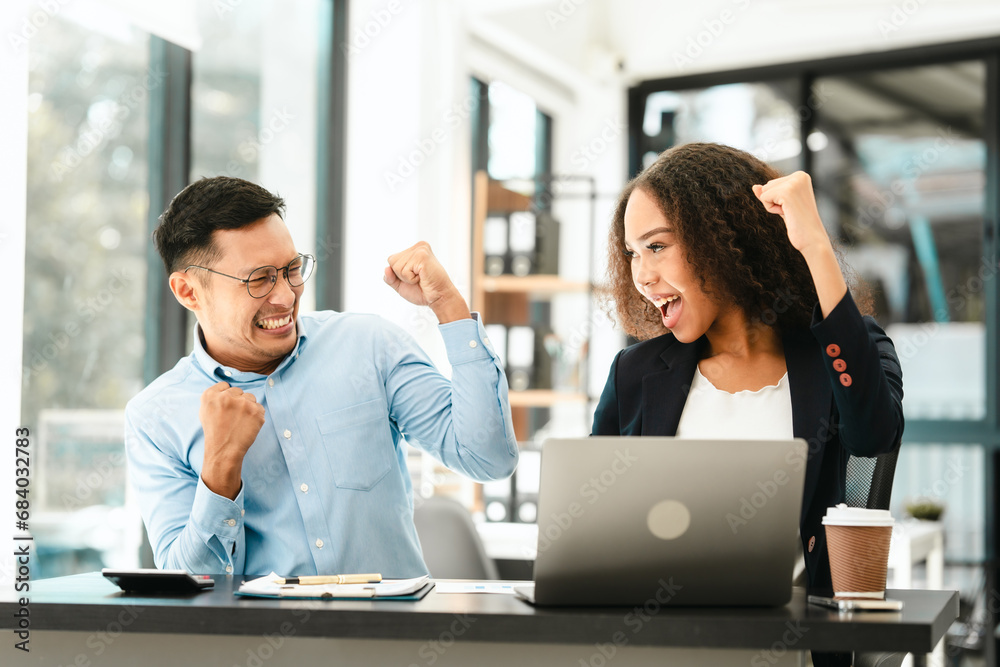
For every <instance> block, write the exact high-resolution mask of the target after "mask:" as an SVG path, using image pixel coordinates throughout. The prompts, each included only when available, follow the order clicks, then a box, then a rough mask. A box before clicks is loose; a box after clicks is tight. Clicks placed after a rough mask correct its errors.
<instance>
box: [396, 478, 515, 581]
mask: <svg viewBox="0 0 1000 667" xmlns="http://www.w3.org/2000/svg"><path fill="white" fill-rule="evenodd" d="M416 502H417V503H419V504H418V505H417V506H416V508H415V509H414V511H413V523H414V524H415V525H416V527H417V537H419V538H420V547H421V549H422V550H423V552H424V562H425V563H427V569H428V570H430V573H431V576H432V577H434V578H435V579H479V580H482V579H499V578H500V576H499V575H498V574H497V568H496V564H495V563H494V562H493V560H492V559H491V558H489V557H488V556H487V555H486V550H485V549H484V548H483V542H482V540H481V539H480V538H479V533H478V532H477V531H476V525H475V524H474V523H473V522H472V517H471V516H470V515H469V511H468V510H467V509H465V507H464V506H463V505H462V504H461V503H460V502H458V501H457V500H455V499H453V498H448V497H446V496H432V497H430V498H425V499H423V500H421V499H419V498H418V499H417V500H416Z"/></svg>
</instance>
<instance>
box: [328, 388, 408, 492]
mask: <svg viewBox="0 0 1000 667" xmlns="http://www.w3.org/2000/svg"><path fill="white" fill-rule="evenodd" d="M316 422H317V424H318V425H319V432H320V435H322V437H323V445H324V446H325V447H326V451H327V456H328V457H329V459H330V467H331V468H332V469H333V481H334V483H335V484H336V485H337V486H338V487H339V488H341V489H356V490H358V491H368V490H370V489H371V488H372V487H373V486H375V485H376V484H378V482H379V481H380V480H381V479H382V478H383V477H385V475H386V473H388V472H389V469H390V468H392V464H393V461H394V460H395V456H394V454H395V448H394V447H393V444H392V436H391V435H390V432H389V411H388V410H387V408H386V404H385V401H383V400H382V399H378V398H376V399H375V400H372V401H368V402H366V403H359V404H357V405H352V406H350V407H347V408H344V409H342V410H335V411H333V412H328V413H326V414H325V415H320V416H319V417H317V419H316Z"/></svg>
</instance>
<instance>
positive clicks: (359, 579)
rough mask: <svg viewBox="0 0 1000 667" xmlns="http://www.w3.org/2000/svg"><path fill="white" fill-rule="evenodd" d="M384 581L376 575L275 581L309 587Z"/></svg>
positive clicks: (311, 577) (340, 575)
mask: <svg viewBox="0 0 1000 667" xmlns="http://www.w3.org/2000/svg"><path fill="white" fill-rule="evenodd" d="M380 581H382V575H381V574H378V573H375V574H320V575H313V576H307V577H287V578H285V579H280V578H279V579H275V583H278V584H299V585H300V586H309V585H314V584H377V583H379V582H380Z"/></svg>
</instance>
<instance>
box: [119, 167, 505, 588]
mask: <svg viewBox="0 0 1000 667" xmlns="http://www.w3.org/2000/svg"><path fill="white" fill-rule="evenodd" d="M283 212H284V201H283V200H282V199H281V198H280V197H277V196H275V195H272V194H271V193H270V192H268V191H267V190H265V189H263V188H261V187H259V186H257V185H254V184H253V183H249V182H247V181H244V180H241V179H236V178H228V177H216V178H205V179H201V180H199V181H197V182H195V183H193V184H192V185H189V186H188V187H186V188H185V189H184V190H182V191H181V192H180V193H179V194H178V195H177V196H176V197H174V199H173V201H171V202H170V204H169V206H168V207H167V209H166V211H164V213H163V215H162V216H161V217H160V224H159V226H158V227H157V229H156V231H155V232H154V234H153V239H154V242H155V244H156V247H157V250H158V251H159V253H160V255H161V257H162V258H163V262H164V265H165V266H166V271H167V275H168V276H169V284H170V290H171V292H173V294H174V296H175V297H176V298H177V300H178V301H179V302H180V303H181V305H183V306H184V307H185V308H187V309H188V310H190V311H191V312H193V313H194V314H195V317H196V318H197V324H196V325H195V330H194V350H193V351H192V353H191V354H190V355H188V356H187V357H185V358H183V359H181V360H180V361H179V362H178V363H177V365H176V366H175V367H174V368H173V369H171V370H170V371H168V372H166V373H164V374H163V375H162V376H160V377H159V378H157V379H156V380H155V381H154V382H152V383H151V384H150V385H149V386H148V387H146V388H145V389H144V390H143V391H142V392H140V393H139V394H138V395H137V396H136V397H135V398H133V399H132V400H131V401H129V404H128V406H127V407H126V433H125V444H126V453H127V455H128V464H129V474H130V477H131V482H132V484H133V487H134V488H135V490H136V492H137V496H138V499H139V506H140V510H141V512H142V516H143V520H144V521H145V524H146V529H147V532H148V534H149V538H150V543H151V544H152V547H153V551H154V556H155V561H156V565H157V566H158V567H160V568H169V569H184V570H188V571H190V572H199V573H232V574H252V575H259V574H267V573H268V572H270V571H272V570H273V571H275V572H278V573H281V574H286V575H309V574H339V573H352V572H380V573H381V574H382V575H383V576H386V577H414V576H418V575H422V574H426V572H427V567H426V565H425V564H424V562H423V558H422V556H421V550H420V544H419V542H418V540H417V534H416V530H415V528H414V526H413V497H412V489H411V484H410V477H409V472H408V471H407V468H406V452H405V451H404V447H403V446H402V442H403V440H404V438H405V441H406V442H409V443H410V444H412V445H415V446H417V447H420V448H421V449H423V450H425V451H427V452H429V453H430V454H432V455H433V456H434V457H435V458H437V459H438V460H440V461H442V462H443V463H444V464H445V465H447V466H448V467H449V468H452V469H454V470H456V471H459V472H461V473H464V474H465V475H467V476H469V477H471V478H472V479H475V480H477V481H487V480H493V479H501V478H504V477H507V476H509V475H510V474H511V472H512V471H513V470H514V467H515V465H516V464H517V444H516V442H515V440H514V433H513V427H512V424H511V418H510V406H509V403H508V399H507V383H506V380H505V378H504V374H503V370H502V366H501V365H500V363H499V360H498V358H497V356H496V354H495V353H494V352H493V351H492V349H491V346H490V344H489V342H488V339H486V337H485V334H484V332H483V329H482V324H481V323H479V322H478V321H477V319H476V318H473V317H472V315H471V314H470V312H469V309H468V306H467V305H466V303H465V300H464V299H463V298H462V296H461V294H460V293H459V292H458V290H457V289H456V288H455V286H454V284H453V283H452V282H451V280H450V278H449V277H448V275H447V273H446V272H445V270H444V269H443V268H442V267H441V265H440V263H438V261H437V259H436V258H435V257H434V255H433V253H431V251H430V247H429V246H428V245H427V244H426V243H418V244H417V245H415V246H413V247H411V248H409V249H407V250H404V251H403V252H400V253H398V254H395V255H392V256H391V257H390V258H389V260H388V262H389V266H387V267H386V269H385V275H384V280H385V281H386V282H387V283H388V284H389V285H390V286H392V287H393V288H394V289H396V291H397V292H398V293H399V294H400V295H401V296H402V297H404V298H405V299H407V300H408V301H410V302H411V303H415V304H417V305H427V306H430V308H431V309H432V310H433V312H434V313H435V315H436V316H437V317H438V320H439V322H440V332H441V335H442V337H443V338H444V341H445V346H446V348H447V351H448V359H449V361H450V363H451V365H452V371H453V372H452V379H451V381H450V382H449V381H448V380H446V379H445V378H444V377H443V376H441V375H440V373H438V371H437V370H436V369H435V368H434V366H433V365H432V364H431V362H430V360H429V359H428V357H427V355H426V354H425V353H424V352H423V351H422V350H421V348H420V347H419V346H418V345H417V344H416V342H415V341H414V340H413V338H412V337H411V336H410V335H409V334H407V333H406V332H405V331H403V330H402V329H401V328H399V327H397V326H395V325H393V324H391V323H389V322H387V321H385V320H383V319H381V318H379V317H376V316H373V315H362V314H348V313H337V312H332V311H326V312H318V313H309V314H301V315H300V314H299V299H300V297H301V296H302V290H303V284H304V283H305V281H306V280H308V279H309V276H310V275H311V274H312V271H313V269H314V267H315V260H314V258H313V257H312V256H311V255H307V254H302V253H299V252H298V251H297V250H296V249H295V245H294V244H293V242H292V238H291V235H290V234H289V232H288V228H287V227H286V226H285V223H284V221H283V220H282V217H281V215H282V213H283Z"/></svg>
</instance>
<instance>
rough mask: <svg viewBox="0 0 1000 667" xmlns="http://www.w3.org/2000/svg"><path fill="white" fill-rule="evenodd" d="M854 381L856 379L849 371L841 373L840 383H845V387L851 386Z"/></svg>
mask: <svg viewBox="0 0 1000 667" xmlns="http://www.w3.org/2000/svg"><path fill="white" fill-rule="evenodd" d="M852 382H854V380H853V379H851V376H850V375H848V374H847V373H841V374H840V384H842V385H844V386H845V387H850V386H851V383H852Z"/></svg>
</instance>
